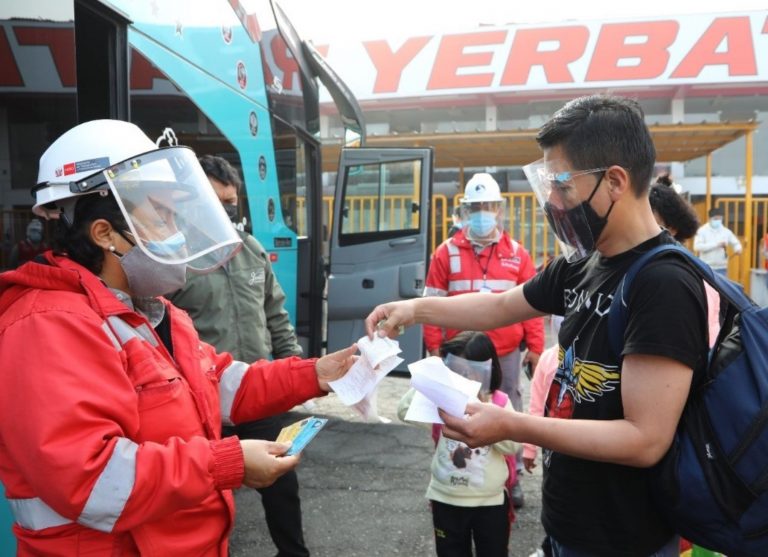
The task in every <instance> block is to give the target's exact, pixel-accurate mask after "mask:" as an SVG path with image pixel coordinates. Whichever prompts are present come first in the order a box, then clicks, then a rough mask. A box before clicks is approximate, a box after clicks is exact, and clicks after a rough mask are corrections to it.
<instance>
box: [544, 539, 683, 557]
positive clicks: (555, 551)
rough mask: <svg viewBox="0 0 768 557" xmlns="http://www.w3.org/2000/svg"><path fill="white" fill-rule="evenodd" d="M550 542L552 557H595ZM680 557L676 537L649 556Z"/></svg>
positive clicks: (553, 540)
mask: <svg viewBox="0 0 768 557" xmlns="http://www.w3.org/2000/svg"><path fill="white" fill-rule="evenodd" d="M550 541H551V543H552V557H595V556H594V555H593V554H591V553H587V552H585V551H579V550H578V549H571V548H569V547H565V546H564V545H563V544H561V543H560V542H558V541H557V540H556V539H554V538H550ZM679 555H680V538H679V537H678V536H675V537H673V538H672V539H671V540H669V542H667V543H666V544H665V545H664V547H662V548H661V549H659V550H658V551H656V552H655V553H653V554H651V555H649V556H648V557H679Z"/></svg>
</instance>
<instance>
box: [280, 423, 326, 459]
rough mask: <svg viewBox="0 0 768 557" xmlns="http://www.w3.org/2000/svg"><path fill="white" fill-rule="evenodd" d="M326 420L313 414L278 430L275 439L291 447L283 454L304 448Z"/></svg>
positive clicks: (290, 453)
mask: <svg viewBox="0 0 768 557" xmlns="http://www.w3.org/2000/svg"><path fill="white" fill-rule="evenodd" d="M327 422H328V420H327V419H325V418H316V417H314V416H310V417H309V418H304V419H303V420H299V421H298V422H296V423H293V424H291V425H288V426H285V427H284V428H283V429H282V430H281V431H280V435H278V436H277V439H276V441H277V442H278V443H286V444H288V443H290V444H291V448H290V449H288V451H287V452H286V453H285V456H292V455H295V454H298V453H300V452H301V451H303V450H304V447H306V446H307V445H309V442H310V441H312V439H314V438H315V435H317V433H318V432H319V431H320V430H321V429H323V426H324V425H325V424H326V423H327Z"/></svg>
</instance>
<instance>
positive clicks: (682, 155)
mask: <svg viewBox="0 0 768 557" xmlns="http://www.w3.org/2000/svg"><path fill="white" fill-rule="evenodd" d="M757 126H758V123H757V122H753V121H750V122H725V123H701V124H663V125H662V124H657V125H653V126H650V130H651V135H652V136H653V142H654V144H655V145H656V160H657V162H685V161H689V160H693V159H697V158H699V157H706V159H707V161H706V162H707V195H706V210H707V211H708V210H709V209H710V207H711V206H712V196H711V183H712V152H713V151H716V150H717V149H719V148H720V147H723V146H724V145H727V144H728V143H730V142H732V141H735V140H737V139H739V138H741V137H742V136H746V149H745V154H744V176H745V178H746V183H745V186H746V188H745V194H744V207H745V213H744V237H743V238H742V239H743V244H744V251H743V255H742V259H743V260H744V261H743V263H744V264H743V265H741V272H740V273H739V274H740V276H739V281H740V282H741V283H742V284H743V285H744V286H745V287H746V288H747V289H748V288H749V272H750V268H751V267H752V263H753V261H752V258H751V257H752V255H753V253H754V251H755V250H754V248H753V247H752V246H751V245H750V242H751V241H752V240H750V239H751V238H752V235H753V233H752V229H753V222H752V221H753V215H752V159H753V153H752V148H753V146H752V144H753V135H754V132H755V130H756V129H757ZM537 132H538V130H535V129H532V130H515V131H493V132H474V133H466V132H465V133H442V134H404V135H387V136H375V135H371V136H368V139H367V143H366V145H367V146H368V147H432V148H433V149H434V150H435V167H436V168H456V169H458V170H459V175H460V178H459V181H460V182H463V181H464V180H463V175H464V170H465V169H467V168H478V167H485V166H523V165H526V164H528V163H530V162H533V161H535V160H537V159H539V158H541V151H540V149H539V147H538V145H537V144H536V133H537ZM339 149H340V145H338V144H333V145H331V144H326V145H323V170H324V171H327V172H334V171H335V170H336V168H337V164H338V160H339Z"/></svg>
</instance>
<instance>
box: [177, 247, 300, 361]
mask: <svg viewBox="0 0 768 557" xmlns="http://www.w3.org/2000/svg"><path fill="white" fill-rule="evenodd" d="M240 235H241V237H242V238H243V248H242V250H240V253H238V254H237V255H236V256H235V257H234V258H232V260H230V261H229V262H228V263H227V264H226V265H224V266H222V267H220V268H219V269H217V270H215V271H213V272H211V273H208V274H205V275H194V274H188V275H187V284H186V285H185V286H184V288H183V289H181V290H179V291H177V292H175V293H174V294H171V295H170V296H168V299H169V300H171V301H172V302H173V303H174V305H176V306H177V307H180V308H181V309H184V310H186V311H187V312H188V313H189V315H190V317H191V318H192V320H193V321H194V322H195V328H196V329H197V331H198V333H199V334H200V338H202V339H203V340H204V341H205V342H208V343H210V344H212V345H213V346H215V347H216V349H217V350H218V351H219V352H230V353H231V354H232V356H233V357H234V358H235V359H237V360H241V361H243V362H249V363H250V362H253V361H256V360H258V359H262V358H268V357H269V356H273V357H274V358H284V357H286V356H293V355H300V354H301V347H300V346H299V344H298V342H297V340H296V333H295V331H294V330H293V326H292V325H291V322H290V320H289V318H288V312H287V311H286V310H285V308H284V307H283V303H284V302H285V293H284V292H283V289H282V288H281V287H280V285H279V284H278V282H277V279H276V278H275V275H274V273H273V272H272V265H271V264H270V262H269V254H267V252H266V250H264V248H263V247H262V245H261V244H260V243H259V242H258V241H257V240H256V239H255V238H254V237H253V236H251V235H250V234H245V233H240Z"/></svg>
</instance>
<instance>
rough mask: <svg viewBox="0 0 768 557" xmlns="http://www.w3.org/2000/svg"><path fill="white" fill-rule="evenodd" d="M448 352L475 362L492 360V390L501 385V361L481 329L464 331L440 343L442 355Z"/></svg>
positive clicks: (443, 356) (442, 356)
mask: <svg viewBox="0 0 768 557" xmlns="http://www.w3.org/2000/svg"><path fill="white" fill-rule="evenodd" d="M447 354H453V355H454V356H458V357H460V358H464V359H465V360H471V361H473V362H485V361H487V360H491V392H493V391H495V390H496V389H498V388H499V387H501V363H500V362H499V356H498V354H497V353H496V348H495V347H494V346H493V342H492V341H491V339H490V337H489V336H488V335H487V334H485V333H483V332H480V331H462V332H460V333H459V334H458V335H456V336H455V337H453V338H450V339H448V340H445V341H443V343H442V344H441V345H440V357H441V358H445V356H446V355H447Z"/></svg>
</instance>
